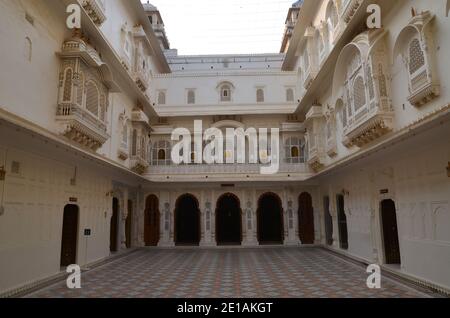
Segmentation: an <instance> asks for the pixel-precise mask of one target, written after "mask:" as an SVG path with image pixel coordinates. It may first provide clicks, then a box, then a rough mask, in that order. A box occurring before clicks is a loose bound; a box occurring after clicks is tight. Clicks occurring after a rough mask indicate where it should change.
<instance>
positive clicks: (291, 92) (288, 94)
mask: <svg viewBox="0 0 450 318" xmlns="http://www.w3.org/2000/svg"><path fill="white" fill-rule="evenodd" d="M286 101H287V102H293V101H294V90H293V89H292V88H288V89H287V90H286Z"/></svg>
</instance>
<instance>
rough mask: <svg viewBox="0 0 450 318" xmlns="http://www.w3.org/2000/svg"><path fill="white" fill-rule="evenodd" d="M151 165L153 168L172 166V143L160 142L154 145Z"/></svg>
mask: <svg viewBox="0 0 450 318" xmlns="http://www.w3.org/2000/svg"><path fill="white" fill-rule="evenodd" d="M151 164H152V165H153V166H167V165H170V142H169V141H166V140H160V141H157V142H155V143H154V144H153V149H152V155H151Z"/></svg>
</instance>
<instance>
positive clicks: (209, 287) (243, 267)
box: [26, 247, 430, 298]
mask: <svg viewBox="0 0 450 318" xmlns="http://www.w3.org/2000/svg"><path fill="white" fill-rule="evenodd" d="M367 277H368V274H367V273H366V268H365V267H363V266H360V265H357V264H355V263H352V262H349V261H347V260H345V259H343V258H341V257H338V256H336V255H334V254H333V253H331V252H329V251H327V250H325V249H322V248H316V247H308V248H297V247H264V248H248V249H247V248H217V249H200V248H175V249H159V248H143V249H139V250H137V251H134V252H131V253H129V254H128V255H125V256H123V257H121V258H119V259H117V260H114V261H111V262H108V263H106V264H105V265H102V266H99V267H96V268H94V269H92V270H88V271H86V272H83V273H82V276H81V289H76V290H70V289H68V288H67V287H66V284H65V281H64V282H60V283H57V284H55V285H52V286H49V287H46V288H44V289H41V290H39V291H36V292H33V293H32V294H29V295H27V296H26V297H30V298H216V297H219V298H348V297H350V298H354V297H355V298H372V297H374V298H411V297H414V298H415V297H420V298H423V297H429V296H430V295H429V294H427V293H425V292H423V291H419V290H416V289H414V288H411V287H409V286H407V285H404V284H403V283H400V282H398V281H396V280H392V279H389V278H386V277H382V279H381V289H369V288H367V286H366V280H367Z"/></svg>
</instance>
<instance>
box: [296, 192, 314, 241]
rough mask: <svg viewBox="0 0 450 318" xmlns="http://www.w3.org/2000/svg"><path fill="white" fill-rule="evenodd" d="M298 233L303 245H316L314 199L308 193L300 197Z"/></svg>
mask: <svg viewBox="0 0 450 318" xmlns="http://www.w3.org/2000/svg"><path fill="white" fill-rule="evenodd" d="M298 231H299V236H300V240H301V241H302V244H314V213H313V206H312V197H311V195H310V194H309V193H307V192H303V193H302V194H300V196H299V197H298Z"/></svg>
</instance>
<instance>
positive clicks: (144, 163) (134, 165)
mask: <svg viewBox="0 0 450 318" xmlns="http://www.w3.org/2000/svg"><path fill="white" fill-rule="evenodd" d="M148 166H149V163H148V160H147V159H146V156H145V153H144V152H143V151H138V152H137V154H136V155H132V156H131V170H133V171H134V172H136V173H137V174H144V173H145V172H146V171H147V168H148Z"/></svg>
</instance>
